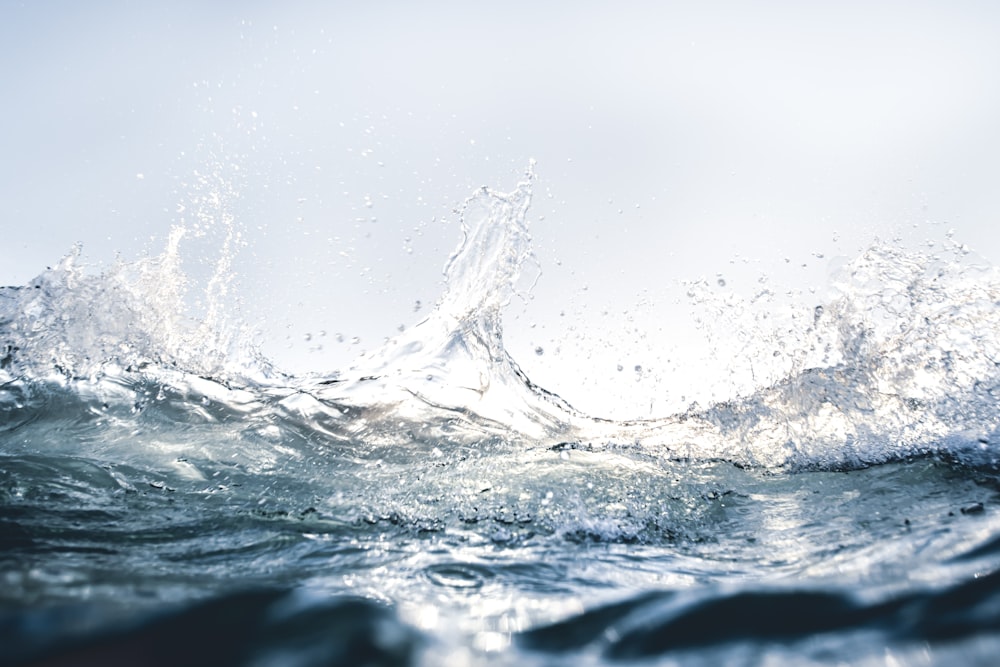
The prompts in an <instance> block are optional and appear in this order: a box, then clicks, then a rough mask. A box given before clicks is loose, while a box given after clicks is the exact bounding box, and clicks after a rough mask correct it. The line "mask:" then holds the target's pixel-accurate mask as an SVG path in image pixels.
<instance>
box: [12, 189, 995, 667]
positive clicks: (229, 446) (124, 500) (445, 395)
mask: <svg viewBox="0 0 1000 667" xmlns="http://www.w3.org/2000/svg"><path fill="white" fill-rule="evenodd" d="M531 188H532V178H531V175H530V174H529V176H528V178H527V179H526V181H525V182H524V183H522V184H520V185H519V186H518V188H517V189H516V190H515V191H513V192H511V193H506V194H505V193H497V192H493V191H489V190H483V191H480V192H477V193H475V194H474V195H473V196H472V197H471V198H470V199H469V200H468V202H466V205H465V207H464V209H463V230H464V238H463V240H462V242H461V243H460V245H459V247H458V248H457V250H456V251H455V253H454V254H453V255H452V257H451V258H450V260H449V261H448V264H447V269H446V275H447V284H446V288H445V291H444V294H443V295H442V297H441V299H440V301H439V303H438V304H437V306H436V308H435V309H434V311H433V312H432V314H431V315H430V316H429V317H428V318H427V320H426V321H424V322H423V323H421V324H420V325H419V326H416V327H413V328H412V329H410V330H408V331H406V332H404V333H402V334H401V335H399V336H398V337H397V338H395V339H393V340H391V341H389V342H388V343H386V344H385V345H384V346H383V347H382V348H380V349H378V350H376V351H375V352H373V353H371V354H368V355H365V356H363V357H361V358H359V359H358V360H357V361H356V362H355V363H354V364H352V365H351V366H350V367H348V368H345V369H342V370H341V371H340V372H339V373H336V374H333V375H330V376H298V377H296V376H290V375H286V374H283V373H281V372H280V371H278V370H276V369H275V368H273V367H272V366H271V365H270V364H269V363H268V361H267V360H266V359H264V358H263V357H262V356H261V355H260V354H259V352H257V351H256V349H255V348H254V346H253V344H252V336H250V335H248V334H247V333H246V332H245V331H244V330H243V329H242V328H241V327H240V326H239V324H238V323H236V322H234V321H233V320H232V319H231V317H230V316H229V315H227V310H226V307H225V294H226V286H227V284H228V280H229V279H230V276H229V273H228V270H229V269H228V262H227V261H226V259H227V257H228V255H229V253H231V252H232V248H231V247H230V244H229V239H230V237H226V238H227V241H226V243H225V244H224V246H223V248H222V249H221V251H220V259H219V261H218V262H217V263H216V265H215V271H216V273H215V275H214V277H212V278H211V280H209V281H208V290H207V292H206V295H205V296H204V298H203V299H201V300H200V301H199V304H200V310H199V315H198V317H197V318H194V319H192V318H191V316H190V308H189V305H188V304H189V302H190V298H189V297H190V294H189V293H188V289H189V287H188V283H187V281H186V277H185V275H184V273H183V271H182V268H181V267H182V262H181V257H180V254H179V253H180V250H179V248H180V241H181V239H182V237H183V234H184V230H182V229H178V230H175V232H174V234H173V235H172V236H171V239H170V242H169V243H168V246H167V248H166V249H165V250H164V252H163V253H162V254H161V255H160V256H158V257H155V258H151V259H146V260H142V261H139V262H134V263H122V264H120V265H119V266H116V267H113V268H112V269H109V270H107V271H104V272H103V273H99V274H96V275H95V274H88V273H87V272H86V271H84V270H82V269H81V268H78V267H77V266H76V264H75V262H76V258H75V257H74V256H72V255H71V256H70V257H68V258H66V259H65V260H64V261H63V262H62V263H61V264H60V265H58V266H56V267H55V268H53V269H50V270H47V271H45V272H44V273H42V274H41V275H40V276H39V277H38V278H37V279H36V280H34V281H32V282H31V283H30V284H28V285H24V286H21V287H8V288H3V289H0V647H2V648H0V664H47V665H55V664H58V665H63V664H65V665H70V664H74V665H75V664H103V665H109V664H164V665H165V664H172V665H176V664H187V665H195V664H211V665H329V664H345V665H346V664H351V665H354V664H371V665H389V664H421V665H440V664H449V665H464V664H518V665H524V664H538V665H550V664H566V665H571V664H572V665H579V664H594V665H602V664H612V663H615V664H617V663H620V662H624V663H635V662H639V663H642V664H667V665H672V664H698V665H700V664H705V665H717V664H736V665H756V664H768V665H771V664H776V665H782V664H791V665H801V664H845V663H850V664H873V665H874V664H921V665H923V664H942V665H943V664H993V663H994V661H995V655H996V652H997V650H998V649H1000V574H998V573H997V566H998V564H1000V513H998V511H997V509H998V506H1000V505H998V500H1000V495H998V491H1000V472H998V467H997V449H996V447H997V444H996V443H997V442H998V441H1000V426H998V421H1000V414H998V410H997V405H998V398H1000V372H998V367H997V363H998V361H997V359H998V357H997V354H998V349H1000V348H998V345H997V343H998V340H1000V327H998V324H1000V308H998V305H1000V275H998V273H997V271H996V270H994V269H993V268H992V267H988V266H981V265H978V264H976V263H975V262H973V261H972V260H971V259H969V257H968V256H967V255H966V254H965V252H964V250H963V249H962V248H960V247H957V246H956V247H949V248H944V249H942V250H940V251H939V252H938V253H936V254H919V253H910V252H905V251H903V250H901V249H899V248H894V247H892V246H889V245H876V246H873V247H872V248H870V249H869V250H868V251H867V252H865V253H863V254H862V255H861V256H859V257H858V258H856V259H855V260H854V261H853V262H851V263H849V264H847V265H846V266H845V267H844V268H843V269H842V270H841V272H840V274H839V275H838V276H837V278H836V281H835V285H836V288H837V296H835V297H834V298H832V299H831V300H830V301H829V302H828V303H825V304H823V305H822V306H821V307H820V308H816V309H814V310H811V311H810V312H809V313H808V316H807V317H799V318H797V319H794V318H793V319H792V320H788V321H786V322H785V324H782V325H781V326H780V327H778V326H776V327H774V328H773V329H771V330H770V331H767V330H765V329H763V328H761V327H759V326H756V325H755V326H754V327H745V328H744V329H740V328H739V327H741V326H744V325H745V323H743V324H741V323H740V322H739V321H736V320H733V321H725V318H724V316H722V319H721V320H720V321H719V323H718V326H719V327H720V328H729V329H733V328H734V327H735V331H736V334H737V335H736V339H737V340H740V341H741V344H742V345H745V346H746V349H748V350H754V351H755V352H754V354H757V355H758V356H759V357H760V361H759V363H758V373H759V374H760V377H770V378H773V380H769V381H768V382H766V383H761V386H759V387H758V388H757V389H756V390H755V391H753V392H749V393H747V394H746V395H742V396H735V397H733V398H732V399H731V400H729V401H726V402H721V403H718V404H715V405H711V406H707V407H699V406H692V407H691V408H690V409H689V410H687V411H685V412H684V413H682V414H676V415H665V416H663V417H662V418H659V419H655V420H646V421H612V420H606V419H601V418H599V417H593V416H590V415H586V414H582V413H580V412H579V411H577V410H575V409H574V408H573V407H572V406H570V405H568V404H567V403H566V402H565V401H563V400H562V399H560V398H559V397H558V396H557V395H555V394H553V393H551V392H549V391H546V390H545V389H543V388H541V387H538V386H536V385H535V384H533V383H532V382H531V381H530V379H529V378H528V377H526V375H525V374H524V373H523V372H522V371H521V369H520V368H519V367H518V365H517V363H516V362H515V361H514V360H513V359H512V358H511V357H510V355H509V354H508V352H507V350H506V349H505V347H504V341H503V321H502V314H503V311H504V308H505V306H506V305H507V304H508V302H509V301H510V299H511V298H512V296H513V294H514V292H515V290H516V289H517V288H516V285H517V281H518V278H519V276H520V271H521V267H522V264H523V263H524V262H525V260H526V258H528V257H529V255H530V252H531V248H530V236H529V233H528V217H527V215H526V213H527V210H528V207H529V204H530V199H531ZM722 313H724V311H721V310H720V314H722ZM777 315H778V314H777V313H773V312H769V311H767V310H766V309H764V310H761V311H758V312H757V315H756V318H757V319H756V322H757V324H758V325H759V323H760V321H761V318H763V319H767V318H768V317H771V319H773V320H778V319H780V318H779V317H778V316H777ZM720 316H721V315H720ZM782 321H784V320H782ZM761 350H773V352H769V353H768V354H761V353H760V351H761Z"/></svg>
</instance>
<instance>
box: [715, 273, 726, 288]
mask: <svg viewBox="0 0 1000 667" xmlns="http://www.w3.org/2000/svg"><path fill="white" fill-rule="evenodd" d="M716 282H718V283H719V287H725V286H726V279H725V278H723V277H721V276H720V277H719V279H718V280H717V281H716Z"/></svg>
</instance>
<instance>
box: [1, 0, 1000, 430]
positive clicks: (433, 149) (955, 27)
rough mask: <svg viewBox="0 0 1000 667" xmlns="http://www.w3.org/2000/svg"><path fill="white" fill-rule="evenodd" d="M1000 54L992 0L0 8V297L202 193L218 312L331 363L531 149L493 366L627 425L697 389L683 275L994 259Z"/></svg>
mask: <svg viewBox="0 0 1000 667" xmlns="http://www.w3.org/2000/svg"><path fill="white" fill-rule="evenodd" d="M998 63H1000V5H997V4H996V3H993V2H948V3H944V2H913V1H905V2H904V1H900V2H836V3H834V2H830V3H807V2H754V3H747V2H690V3H665V2H649V3H638V2H615V3H611V2H605V3H597V2H590V3H586V2H575V3H558V4H557V3H529V2H494V3H469V2H454V3H444V2H429V3H414V2H371V3H346V2H344V3H336V2H323V3H321V2H316V3H296V2H287V3H265V2H255V3H247V2H239V3H237V2H232V3H225V2H217V3H201V2H199V3H196V2H175V3H139V2H92V3H77V2H31V3H18V2H3V3H2V4H0V86H2V100H3V102H2V104H0V216H2V222H0V225H2V227H0V228H2V232H3V241H2V243H0V283H3V284H20V283H24V282H26V281H28V280H30V279H31V278H32V277H33V276H34V275H36V274H38V273H39V272H40V271H42V270H43V269H44V268H45V267H46V266H49V265H52V264H54V263H55V262H57V261H58V260H59V258H60V257H61V256H62V255H64V254H65V253H66V252H67V251H68V250H69V249H70V247H71V246H72V245H73V244H74V243H77V242H80V243H82V244H83V249H84V255H85V258H86V259H87V261H89V262H91V263H92V264H94V265H95V266H100V265H102V264H106V263H108V262H110V261H112V260H113V259H114V258H115V257H116V256H120V257H122V258H124V259H126V260H128V259H134V258H138V257H141V256H143V255H144V254H149V253H156V252H159V251H160V250H161V248H162V246H163V242H164V239H165V237H166V234H167V233H168V232H169V230H170V228H171V226H172V225H175V224H178V223H179V221H180V220H181V218H184V217H185V216H187V219H186V223H188V224H190V222H191V216H192V211H193V210H194V208H197V206H194V207H192V202H194V201H195V200H196V199H197V198H198V197H199V196H202V195H204V194H206V192H207V191H208V190H210V189H211V188H212V183H213V182H215V181H216V180H217V181H219V182H224V183H225V184H226V185H227V187H228V188H230V189H231V190H232V191H233V192H234V193H236V194H237V195H238V196H236V197H235V198H234V199H233V203H232V207H233V209H232V210H233V212H234V215H235V221H236V225H237V226H238V228H239V229H240V230H242V233H243V239H244V241H245V246H244V247H243V249H242V250H241V252H240V254H239V256H238V257H237V258H236V261H235V269H236V271H237V281H238V283H239V296H240V298H241V301H242V314H243V316H244V317H245V318H246V319H247V320H249V321H250V322H252V323H253V324H254V325H255V326H257V327H259V328H260V329H261V331H262V337H263V345H264V349H265V350H266V351H267V353H268V354H269V355H270V356H271V357H273V358H274V359H275V360H277V361H278V362H279V363H280V364H282V365H285V366H287V367H289V368H291V369H293V370H298V371H306V370H312V371H322V370H327V369H333V368H336V367H338V366H342V365H344V364H346V363H347V362H348V361H349V360H350V359H351V358H352V357H353V356H354V355H356V354H357V353H358V352H360V351H361V350H363V349H371V348H373V347H375V346H377V345H378V344H379V343H380V341H382V340H383V339H384V338H385V337H387V336H391V335H392V334H394V333H395V332H396V330H397V327H398V326H400V325H403V326H412V325H413V324H415V323H416V322H417V321H419V320H420V318H421V317H422V315H423V314H426V312H427V310H428V309H429V308H430V307H431V305H432V304H433V302H434V301H435V299H437V298H438V296H439V295H440V294H441V280H442V274H441V270H442V267H443V266H444V263H445V261H446V260H447V257H448V254H449V253H450V252H451V251H452V250H453V248H454V247H455V245H456V244H457V243H458V241H459V240H460V236H461V235H460V230H459V228H458V224H457V219H456V216H455V214H454V212H453V211H454V209H455V207H456V206H458V205H459V204H460V203H461V202H462V201H463V200H464V199H465V198H466V197H467V196H468V195H469V194H471V193H472V191H473V190H474V189H475V188H477V187H478V186H480V185H489V186H491V187H494V188H497V189H500V190H511V189H513V188H514V186H515V185H516V183H517V181H518V180H519V179H520V177H521V174H522V173H523V172H524V170H525V168H526V166H527V164H528V162H529V160H530V159H532V158H534V159H536V160H537V166H536V173H537V176H538V181H537V186H536V189H535V199H534V206H533V208H532V214H531V218H532V230H533V236H534V239H535V248H536V256H537V260H538V264H539V266H540V268H541V271H542V274H541V278H540V279H539V282H538V283H537V285H536V286H535V288H534V291H533V292H532V297H531V298H530V299H528V300H526V301H523V302H518V303H515V304H513V305H512V308H511V311H510V313H509V317H508V332H507V333H508V347H509V348H510V349H511V350H512V352H513V353H514V356H515V357H516V358H517V359H518V361H519V362H520V363H521V365H522V367H524V368H525V370H527V371H528V373H529V375H530V376H531V377H532V378H533V379H535V380H536V381H538V382H539V383H540V384H542V385H543V386H546V387H547V388H549V389H551V390H553V391H556V392H557V393H560V394H562V395H563V396H565V397H566V398H568V399H569V400H570V401H571V402H574V403H576V404H578V405H581V406H582V407H584V408H586V409H588V410H590V411H592V412H598V413H601V412H603V413H609V412H611V413H614V414H620V415H626V414H629V415H631V414H635V415H647V414H649V413H650V412H653V413H655V412H657V411H659V410H664V409H668V408H670V406H676V405H678V404H679V401H680V400H681V398H682V397H683V398H684V399H685V400H687V396H685V393H686V392H685V387H686V386H689V385H690V386H693V384H692V383H694V380H693V379H692V378H694V377H695V376H697V375H698V372H699V369H700V367H699V365H698V362H696V361H693V360H695V359H696V358H697V354H696V353H695V352H694V348H692V347H690V345H691V344H692V343H691V342H690V340H691V337H692V336H695V337H697V335H699V334H692V333H691V331H690V330H689V329H690V327H688V328H685V325H683V324H682V321H683V320H684V318H685V317H689V308H688V307H687V304H685V303H684V297H683V294H684V292H683V289H682V288H679V287H677V285H678V283H679V282H681V281H690V280H696V279H698V278H701V277H704V278H706V279H708V280H709V281H710V283H711V284H713V285H718V286H719V289H725V290H735V291H736V292H739V291H740V290H746V291H748V292H749V291H750V290H752V289H753V285H754V284H756V281H757V279H758V278H759V276H760V275H762V274H764V275H767V276H768V277H769V279H770V280H771V282H772V284H779V285H784V286H788V287H790V288H797V289H803V290H806V291H808V289H809V288H810V287H817V288H821V287H822V284H823V282H824V280H825V276H826V272H827V270H828V265H829V262H830V261H831V259H832V258H834V257H836V256H838V255H839V256H843V257H847V258H851V257H854V256H856V255H857V254H858V253H859V252H860V251H861V249H862V248H864V247H865V246H866V245H867V244H869V243H870V242H871V241H872V240H873V239H874V238H876V237H878V238H882V239H892V238H896V237H899V238H900V239H901V240H900V241H899V243H901V244H904V245H905V244H912V245H916V244H919V242H920V241H921V240H922V239H924V238H942V237H943V235H944V233H945V232H946V231H947V230H948V229H953V230H954V231H955V236H956V238H958V239H960V240H961V241H962V242H964V243H966V244H967V245H969V246H970V247H971V248H972V249H973V250H975V251H976V252H978V253H979V254H980V255H982V256H983V257H985V258H986V259H987V260H989V261H991V262H993V263H997V262H1000V225H998V224H997V212H998V204H997V198H996V195H997V184H998V183H1000V123H998V122H997V119H998V118H1000V76H998V75H997V64H998ZM196 174H197V175H196ZM213 174H217V175H218V178H216V177H215V176H213ZM199 175H200V177H201V178H202V179H203V180H207V184H206V183H204V182H202V183H199ZM213 234H215V235H216V236H213ZM216 237H217V231H216V232H213V231H212V230H209V231H208V233H207V234H206V237H205V239H203V243H202V247H200V248H199V247H197V243H196V241H192V242H191V247H190V249H189V251H188V252H189V254H188V257H189V259H190V260H191V262H192V264H193V265H196V264H197V262H196V261H195V260H196V259H197V258H200V257H202V256H205V257H210V255H211V252H210V250H211V242H212V241H213V239H215V238H216ZM216 240H217V239H216ZM820 255H822V257H819V256H820ZM786 260H787V261H786ZM193 270H195V271H197V267H196V266H193ZM719 278H722V279H723V282H725V286H724V287H723V286H722V285H721V284H720V283H719ZM817 298H818V297H817ZM338 334H339V338H338ZM355 338H357V339H358V342H356V343H355V342H352V341H353V340H354V339H355ZM341 339H342V341H343V342H340V340H341ZM320 348H322V349H320ZM539 348H540V351H541V354H537V353H536V349H539ZM618 366H622V368H623V370H621V371H619V370H618ZM636 366H641V367H642V368H641V371H636V370H635V367H636ZM687 393H690V392H687ZM654 403H655V405H654Z"/></svg>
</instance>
